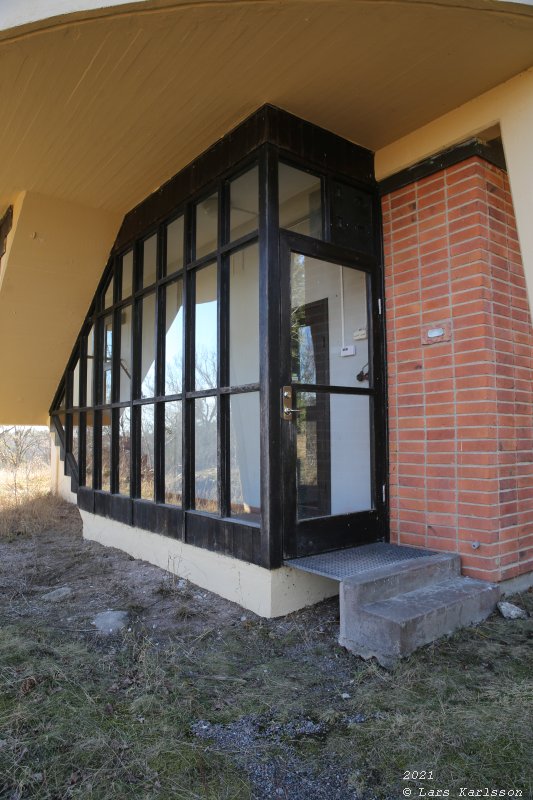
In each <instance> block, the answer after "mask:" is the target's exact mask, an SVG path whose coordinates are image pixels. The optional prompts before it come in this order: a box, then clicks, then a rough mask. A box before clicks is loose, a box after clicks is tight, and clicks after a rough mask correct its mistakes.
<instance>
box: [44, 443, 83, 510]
mask: <svg viewBox="0 0 533 800" xmlns="http://www.w3.org/2000/svg"><path fill="white" fill-rule="evenodd" d="M50 490H51V491H52V493H53V494H58V495H59V496H60V497H62V498H63V500H66V501H67V503H74V505H76V503H77V502H78V498H77V495H76V494H75V493H74V492H73V491H72V489H71V488H70V478H69V476H68V475H65V465H64V463H63V461H61V450H60V448H59V446H58V445H57V444H56V437H55V434H54V433H52V434H50Z"/></svg>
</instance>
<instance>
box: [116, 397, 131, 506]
mask: <svg viewBox="0 0 533 800" xmlns="http://www.w3.org/2000/svg"><path fill="white" fill-rule="evenodd" d="M130 454H131V412H130V409H129V407H128V408H121V409H119V417H118V490H119V492H120V494H126V495H129V493H130Z"/></svg>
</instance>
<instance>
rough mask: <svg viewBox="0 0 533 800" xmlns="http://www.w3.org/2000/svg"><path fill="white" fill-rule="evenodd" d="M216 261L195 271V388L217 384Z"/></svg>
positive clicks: (210, 386) (204, 387)
mask: <svg viewBox="0 0 533 800" xmlns="http://www.w3.org/2000/svg"><path fill="white" fill-rule="evenodd" d="M217 306H218V304H217V265H216V264H211V265H210V266H209V267H204V268H203V269H201V270H199V271H198V272H197V273H196V323H195V388H196V389H197V390H200V389H212V388H213V387H215V386H216V385H217V354H218V346H217V327H218V326H217Z"/></svg>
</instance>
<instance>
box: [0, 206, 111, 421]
mask: <svg viewBox="0 0 533 800" xmlns="http://www.w3.org/2000/svg"><path fill="white" fill-rule="evenodd" d="M119 224H120V218H119V216H118V215H116V214H112V213H109V212H105V211H101V210H99V209H95V208H89V207H87V206H81V205H78V204H76V203H71V202H66V201H63V200H58V199H57V198H55V197H49V196H47V195H42V194H39V193H37V192H24V193H21V194H20V195H19V196H18V197H17V199H16V201H15V204H14V220H13V228H12V231H11V234H10V236H9V237H8V251H7V252H6V254H5V255H4V257H3V258H2V272H1V275H0V281H1V284H0V289H1V291H0V372H1V374H2V376H4V377H3V379H2V386H3V389H4V390H3V391H2V394H1V396H0V424H6V425H13V424H22V425H43V424H46V421H47V418H48V408H49V405H50V403H51V401H52V398H53V396H54V392H55V390H56V388H57V384H58V382H59V379H60V378H61V375H62V374H63V370H64V369H65V366H66V362H67V359H68V357H69V355H70V353H71V350H72V347H73V346H74V343H75V341H76V336H77V334H78V332H79V329H80V326H81V324H82V321H83V319H84V317H85V314H86V313H87V309H88V307H89V303H90V302H91V299H92V297H93V294H94V291H95V289H96V285H97V283H98V280H99V279H100V275H101V273H102V270H103V268H104V266H105V263H106V261H107V258H108V255H109V251H110V249H111V246H112V244H113V240H114V239H115V236H116V233H117V230H118V226H119Z"/></svg>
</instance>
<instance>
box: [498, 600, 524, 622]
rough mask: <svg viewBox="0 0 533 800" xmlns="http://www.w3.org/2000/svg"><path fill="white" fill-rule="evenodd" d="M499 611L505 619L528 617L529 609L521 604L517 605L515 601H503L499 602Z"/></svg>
mask: <svg viewBox="0 0 533 800" xmlns="http://www.w3.org/2000/svg"><path fill="white" fill-rule="evenodd" d="M498 611H499V612H500V614H501V615H502V617H505V619H527V611H524V609H523V608H520V606H515V605H514V603H506V602H505V601H502V602H501V603H498Z"/></svg>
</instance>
